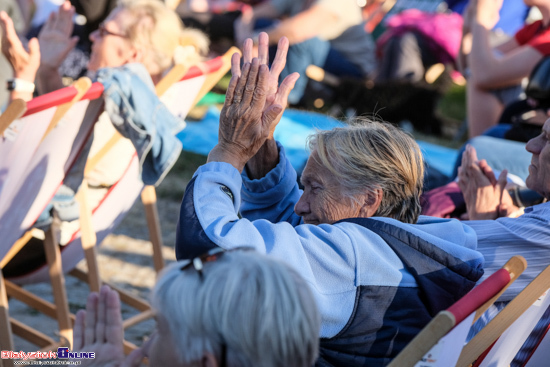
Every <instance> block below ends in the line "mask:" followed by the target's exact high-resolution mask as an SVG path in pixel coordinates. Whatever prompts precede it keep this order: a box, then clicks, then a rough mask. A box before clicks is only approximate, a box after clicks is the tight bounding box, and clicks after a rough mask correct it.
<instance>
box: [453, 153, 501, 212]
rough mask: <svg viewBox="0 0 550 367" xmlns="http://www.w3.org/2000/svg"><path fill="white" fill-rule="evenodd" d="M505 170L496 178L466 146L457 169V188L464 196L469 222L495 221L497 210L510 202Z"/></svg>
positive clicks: (487, 166) (484, 163)
mask: <svg viewBox="0 0 550 367" xmlns="http://www.w3.org/2000/svg"><path fill="white" fill-rule="evenodd" d="M506 175H507V172H506V170H503V171H502V172H501V174H500V176H499V178H498V180H497V179H496V177H495V174H494V172H493V170H492V169H491V167H489V165H488V164H487V162H486V161H485V160H482V161H479V162H478V159H477V153H476V150H475V149H474V148H473V147H472V146H470V145H468V146H467V147H466V150H465V151H464V153H463V154H462V165H461V166H460V167H459V169H458V186H459V187H460V190H461V191H462V194H463V195H464V200H465V201H466V209H467V212H468V218H469V219H470V220H479V219H496V218H498V217H499V210H502V209H503V205H504V206H506V205H508V204H509V202H511V198H510V196H509V195H508V192H507V191H506V190H505V188H506Z"/></svg>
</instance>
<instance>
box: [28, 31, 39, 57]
mask: <svg viewBox="0 0 550 367" xmlns="http://www.w3.org/2000/svg"><path fill="white" fill-rule="evenodd" d="M29 55H30V57H31V59H33V60H34V61H36V62H38V61H40V44H39V43H38V39H36V37H33V38H31V39H30V41H29Z"/></svg>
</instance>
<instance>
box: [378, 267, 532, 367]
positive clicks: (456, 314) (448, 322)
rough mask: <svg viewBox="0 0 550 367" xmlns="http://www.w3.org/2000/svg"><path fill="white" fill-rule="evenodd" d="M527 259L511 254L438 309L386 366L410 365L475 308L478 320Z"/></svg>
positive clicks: (519, 271)
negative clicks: (443, 307)
mask: <svg viewBox="0 0 550 367" xmlns="http://www.w3.org/2000/svg"><path fill="white" fill-rule="evenodd" d="M526 267H527V262H526V261H525V259H524V258H523V257H522V256H513V257H512V258H511V259H510V260H508V262H507V263H506V264H505V265H504V266H503V267H502V268H501V269H499V270H498V271H497V272H495V273H494V274H492V275H491V276H490V277H489V278H487V279H486V280H485V281H483V282H482V283H481V284H479V285H478V286H477V287H475V288H474V289H473V290H471V291H470V292H469V293H468V294H466V295H465V296H464V297H462V298H461V299H460V300H458V301H457V302H456V303H455V304H453V305H452V306H451V307H449V308H448V309H447V310H444V311H441V312H439V313H438V314H437V315H436V316H435V317H434V318H433V319H432V321H430V322H429V323H428V325H426V326H425V327H424V328H423V329H422V330H421V331H420V333H418V335H417V336H416V337H415V338H414V339H413V340H411V342H410V343H409V344H407V346H406V347H405V348H404V349H403V350H402V351H401V353H399V354H398V355H397V357H395V358H394V359H393V360H392V361H391V363H390V364H388V367H413V366H415V365H416V363H417V362H418V361H420V360H421V359H422V358H423V357H424V356H425V355H426V353H428V352H429V351H430V350H431V349H432V347H434V346H435V345H436V344H437V343H438V341H439V340H440V339H441V338H443V336H445V335H446V334H447V333H448V332H449V331H451V330H452V329H453V328H454V327H455V326H456V325H458V324H460V323H461V322H462V321H464V320H465V319H466V318H467V317H468V316H469V315H471V314H472V313H473V312H475V316H474V321H475V320H477V319H478V318H479V317H480V316H481V315H482V314H483V313H484V312H485V311H486V310H487V309H488V308H489V307H490V306H491V305H492V304H493V303H494V302H495V301H496V300H497V299H498V297H500V295H501V294H502V293H503V292H504V291H505V290H506V289H507V288H508V287H509V286H510V284H512V283H513V282H514V281H515V280H516V279H517V277H518V276H519V275H520V274H521V273H523V271H524V270H525V268H526Z"/></svg>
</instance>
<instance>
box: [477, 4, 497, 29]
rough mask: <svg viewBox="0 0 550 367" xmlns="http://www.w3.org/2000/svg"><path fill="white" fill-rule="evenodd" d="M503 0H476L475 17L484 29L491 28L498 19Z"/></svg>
mask: <svg viewBox="0 0 550 367" xmlns="http://www.w3.org/2000/svg"><path fill="white" fill-rule="evenodd" d="M502 2H503V0H477V8H476V18H477V21H478V23H479V24H480V25H482V26H483V27H485V28H486V29H489V30H490V29H493V28H494V27H495V25H497V23H498V20H499V19H500V15H499V12H500V8H502Z"/></svg>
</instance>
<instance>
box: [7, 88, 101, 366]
mask: <svg viewBox="0 0 550 367" xmlns="http://www.w3.org/2000/svg"><path fill="white" fill-rule="evenodd" d="M102 91H103V86H102V85H101V84H99V83H95V84H94V85H92V83H91V81H90V80H89V79H88V78H82V79H79V80H78V81H77V82H75V84H73V86H72V87H67V88H64V89H61V90H59V91H56V92H53V93H49V94H46V95H43V96H41V97H37V98H35V99H33V100H31V101H29V102H28V103H27V104H26V113H25V114H24V115H23V117H21V118H20V119H17V120H15V121H13V122H12V123H11V124H9V126H8V128H7V129H6V130H5V131H4V137H3V139H2V140H1V142H0V151H1V152H2V153H3V155H2V157H3V158H4V157H5V159H3V160H2V162H1V163H0V165H1V167H2V185H1V186H2V189H1V192H0V238H2V244H1V246H0V266H1V267H2V268H4V266H5V265H6V264H7V263H8V262H9V261H10V260H11V259H12V258H13V257H14V256H15V255H16V254H17V253H18V252H19V250H20V249H21V248H22V247H23V246H24V245H25V244H26V243H27V241H28V240H29V239H30V238H31V237H32V235H33V233H35V232H36V230H32V229H31V227H32V225H33V224H34V222H35V221H36V219H37V218H38V216H39V215H40V213H41V212H42V211H43V210H44V208H45V207H46V205H47V204H48V202H49V201H50V199H51V198H52V197H53V195H54V194H55V192H56V190H57V188H58V187H59V185H60V184H61V182H62V181H63V178H64V177H65V174H66V173H67V172H68V170H69V169H70V167H71V166H72V165H73V163H74V162H75V160H76V157H77V156H78V154H79V153H80V151H81V150H82V148H83V147H84V144H85V142H86V140H87V139H88V137H89V135H90V133H91V131H92V128H93V126H94V123H95V121H96V120H97V117H98V116H99V113H100V111H101V110H102V109H103V100H102V99H99V97H100V96H101V93H102ZM4 154H5V155H4ZM55 231H56V229H55V225H53V226H52V228H51V229H50V230H49V231H48V232H47V233H46V235H45V239H46V240H45V241H44V243H45V252H46V257H47V262H48V268H49V278H50V279H46V280H50V281H51V283H52V288H53V292H54V301H55V304H52V303H48V304H46V305H42V304H39V303H37V302H34V298H36V297H34V295H32V294H30V293H29V292H26V291H24V290H22V289H21V288H20V287H17V286H15V285H14V284H12V283H11V282H9V281H5V282H4V279H3V277H0V283H1V290H0V293H1V294H0V296H1V298H0V303H2V305H1V306H0V307H2V309H3V311H4V314H3V316H4V320H2V322H1V323H0V326H1V327H2V331H1V334H2V338H1V340H0V343H1V344H2V345H1V347H2V349H3V350H11V349H12V348H11V347H13V342H12V340H11V331H12V330H13V332H14V334H17V335H20V336H22V337H23V338H25V339H27V340H29V341H30V342H32V343H34V344H36V345H38V346H39V347H50V348H52V347H55V346H59V345H62V344H66V343H67V342H70V341H71V339H72V324H71V322H70V319H69V316H68V315H69V313H68V302H67V298H66V294H65V289H64V278H63V273H62V272H61V271H60V263H59V261H60V256H59V249H58V248H57V247H56V246H53V245H52V244H53V237H54V235H55ZM6 295H10V296H13V297H14V298H17V299H19V300H21V301H23V302H25V301H28V302H26V303H27V304H29V305H30V306H31V307H34V308H37V309H38V310H40V311H43V312H45V313H46V314H47V315H48V316H51V317H52V318H54V319H57V320H58V323H59V327H60V336H61V340H60V341H59V342H56V341H54V340H53V339H51V338H49V337H47V336H46V335H44V334H42V333H40V332H38V331H37V330H34V329H32V328H30V327H28V326H26V325H24V324H22V323H20V322H18V321H17V320H10V321H11V322H8V321H7V320H8V314H7V311H8V303H7V298H6ZM10 323H11V326H10ZM4 362H5V363H6V361H4Z"/></svg>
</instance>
